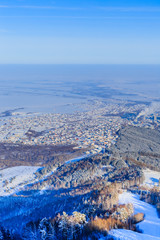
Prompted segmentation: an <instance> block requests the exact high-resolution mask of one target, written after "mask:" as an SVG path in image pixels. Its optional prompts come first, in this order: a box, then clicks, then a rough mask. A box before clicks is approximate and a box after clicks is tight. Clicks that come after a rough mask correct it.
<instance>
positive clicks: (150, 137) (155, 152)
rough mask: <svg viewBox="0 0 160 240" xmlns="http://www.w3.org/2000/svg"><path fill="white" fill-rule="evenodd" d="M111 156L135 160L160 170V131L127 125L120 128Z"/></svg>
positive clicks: (142, 164)
mask: <svg viewBox="0 0 160 240" xmlns="http://www.w3.org/2000/svg"><path fill="white" fill-rule="evenodd" d="M118 135H119V138H118V141H117V143H116V144H115V145H114V146H113V147H112V148H111V152H112V156H111V158H115V159H122V160H134V161H137V164H140V165H141V166H145V167H148V168H150V169H155V170H159V171H160V131H158V130H156V129H154V130H153V129H149V128H142V127H134V126H127V127H124V128H122V129H121V130H119V132H118Z"/></svg>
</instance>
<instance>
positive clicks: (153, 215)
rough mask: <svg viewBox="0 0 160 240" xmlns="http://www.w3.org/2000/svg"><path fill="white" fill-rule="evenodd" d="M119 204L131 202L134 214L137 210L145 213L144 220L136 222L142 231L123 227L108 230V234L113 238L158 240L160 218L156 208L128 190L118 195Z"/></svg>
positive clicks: (159, 237) (122, 239)
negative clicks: (138, 231)
mask: <svg viewBox="0 0 160 240" xmlns="http://www.w3.org/2000/svg"><path fill="white" fill-rule="evenodd" d="M119 203H120V204H127V203H132V204H133V206H134V208H135V214H136V213H138V212H141V213H144V214H145V220H144V221H142V222H140V223H139V224H137V226H138V227H139V229H140V230H142V232H143V233H137V232H133V231H129V230H125V229H116V230H112V231H110V235H112V236H114V238H115V239H117V240H119V239H121V240H126V239H131V240H132V239H133V240H135V239H139V240H141V239H142V240H143V239H145V240H151V239H153V240H154V239H155V240H156V239H159V240H160V218H158V214H157V210H156V208H155V207H154V206H152V205H151V204H148V203H146V202H143V201H141V200H140V199H139V196H138V195H136V194H132V193H130V192H124V193H122V194H120V196H119Z"/></svg>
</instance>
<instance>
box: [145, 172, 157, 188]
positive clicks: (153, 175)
mask: <svg viewBox="0 0 160 240" xmlns="http://www.w3.org/2000/svg"><path fill="white" fill-rule="evenodd" d="M143 173H144V177H145V180H144V183H143V185H147V186H148V187H153V186H158V183H159V179H160V172H156V171H152V170H150V169H146V170H143Z"/></svg>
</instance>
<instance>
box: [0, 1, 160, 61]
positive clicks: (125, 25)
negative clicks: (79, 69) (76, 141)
mask: <svg viewBox="0 0 160 240" xmlns="http://www.w3.org/2000/svg"><path fill="white" fill-rule="evenodd" d="M159 29H160V2H159V1H158V0H152V1H151V0H142V1H138V0H134V1H133V0H131V1H124V0H122V1H118V0H112V1H111V0H109V1H105V0H101V1H98V0H92V1H91V0H85V1H84V0H81V1H79V0H78V1H73V0H68V1H66V0H59V1H52V0H45V1H38V0H34V1H33V0H21V1H20V0H15V1H11V0H1V3H0V64H160V44H159V42H160V31H159Z"/></svg>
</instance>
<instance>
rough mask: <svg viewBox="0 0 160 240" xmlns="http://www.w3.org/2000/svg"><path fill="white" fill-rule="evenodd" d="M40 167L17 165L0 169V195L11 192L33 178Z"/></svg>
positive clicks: (17, 189)
mask: <svg viewBox="0 0 160 240" xmlns="http://www.w3.org/2000/svg"><path fill="white" fill-rule="evenodd" d="M39 168H40V167H31V166H18V167H11V168H7V169H3V170H0V196H7V195H10V194H13V193H15V192H17V191H19V190H21V189H23V187H25V185H26V184H29V183H31V182H32V181H34V180H35V178H36V175H35V172H36V171H37V170H38V169H39Z"/></svg>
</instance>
